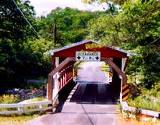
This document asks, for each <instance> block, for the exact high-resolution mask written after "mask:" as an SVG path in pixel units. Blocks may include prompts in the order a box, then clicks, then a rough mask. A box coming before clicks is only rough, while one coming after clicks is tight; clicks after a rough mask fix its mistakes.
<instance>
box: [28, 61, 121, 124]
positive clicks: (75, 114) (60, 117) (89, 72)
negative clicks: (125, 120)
mask: <svg viewBox="0 0 160 125" xmlns="http://www.w3.org/2000/svg"><path fill="white" fill-rule="evenodd" d="M100 65H101V64H99V63H95V62H94V63H87V64H84V65H83V66H82V69H81V70H80V72H79V73H78V74H79V78H80V79H79V81H80V82H79V83H78V84H77V85H76V86H75V87H74V89H73V90H72V91H71V93H70V95H69V96H68V99H67V100H66V101H65V103H64V104H63V103H62V105H60V106H59V107H58V108H57V110H56V111H57V112H56V113H54V114H47V115H44V116H41V117H39V118H38V119H36V120H33V121H30V122H28V123H27V125H119V124H118V122H117V105H116V104H115V103H114V102H113V100H112V98H111V97H112V96H111V93H110V86H109V84H106V83H105V75H104V73H103V72H102V71H101V70H100ZM83 81H85V82H83ZM96 81H97V83H96ZM102 83H103V84H102Z"/></svg>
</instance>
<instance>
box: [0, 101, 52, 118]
mask: <svg viewBox="0 0 160 125" xmlns="http://www.w3.org/2000/svg"><path fill="white" fill-rule="evenodd" d="M52 108H53V107H52V102H51V101H48V100H47V101H38V102H30V103H15V104H0V115H12V114H27V113H30V112H37V111H46V110H52Z"/></svg>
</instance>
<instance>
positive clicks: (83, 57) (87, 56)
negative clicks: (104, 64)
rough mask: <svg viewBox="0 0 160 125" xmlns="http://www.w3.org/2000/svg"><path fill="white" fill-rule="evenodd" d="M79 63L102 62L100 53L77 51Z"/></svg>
mask: <svg viewBox="0 0 160 125" xmlns="http://www.w3.org/2000/svg"><path fill="white" fill-rule="evenodd" d="M76 60H77V61H100V60H101V53H100V52H89V51H77V52H76Z"/></svg>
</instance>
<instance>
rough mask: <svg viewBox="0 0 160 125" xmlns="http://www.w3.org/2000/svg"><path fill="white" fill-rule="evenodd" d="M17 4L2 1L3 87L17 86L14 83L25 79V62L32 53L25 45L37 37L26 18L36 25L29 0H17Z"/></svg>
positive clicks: (0, 51) (0, 57) (0, 65)
mask: <svg viewBox="0 0 160 125" xmlns="http://www.w3.org/2000/svg"><path fill="white" fill-rule="evenodd" d="M16 4H17V5H16ZM16 4H15V2H14V1H13V0H1V1H0V13H1V14H0V21H1V24H0V78H1V79H0V83H1V84H3V85H2V86H3V87H9V86H10V87H11V86H16V85H15V84H14V83H19V84H20V83H21V82H22V81H23V80H24V78H25V76H24V74H27V73H26V71H25V68H24V67H25V65H24V62H27V61H29V60H30V59H31V58H30V56H31V54H32V53H30V52H31V51H30V49H25V48H26V46H24V45H25V43H26V42H27V41H28V39H34V37H35V32H34V31H33V28H32V27H31V26H30V25H29V24H28V22H27V20H26V19H25V17H26V18H27V19H28V20H29V22H30V23H31V24H32V25H33V26H35V24H36V22H35V17H34V14H35V13H34V10H33V7H32V6H31V5H30V3H29V1H25V2H21V1H20V0H16ZM20 10H22V12H23V14H24V15H23V14H22V13H21V11H20ZM24 16H25V17H24ZM30 61H31V60H30ZM30 70H32V69H30Z"/></svg>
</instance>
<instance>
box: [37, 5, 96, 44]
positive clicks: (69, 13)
mask: <svg viewBox="0 0 160 125" xmlns="http://www.w3.org/2000/svg"><path fill="white" fill-rule="evenodd" d="M96 17H98V14H96V12H95V13H91V12H87V11H79V10H76V9H71V8H65V9H61V8H57V9H55V10H53V11H52V12H51V13H50V14H49V15H47V17H41V18H40V19H39V26H40V34H41V35H42V36H43V37H45V38H47V39H48V40H53V42H54V44H55V45H56V46H64V45H66V44H69V43H74V42H77V41H81V40H83V39H84V38H85V36H86V35H88V31H87V25H88V21H89V20H91V19H93V18H96Z"/></svg>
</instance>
